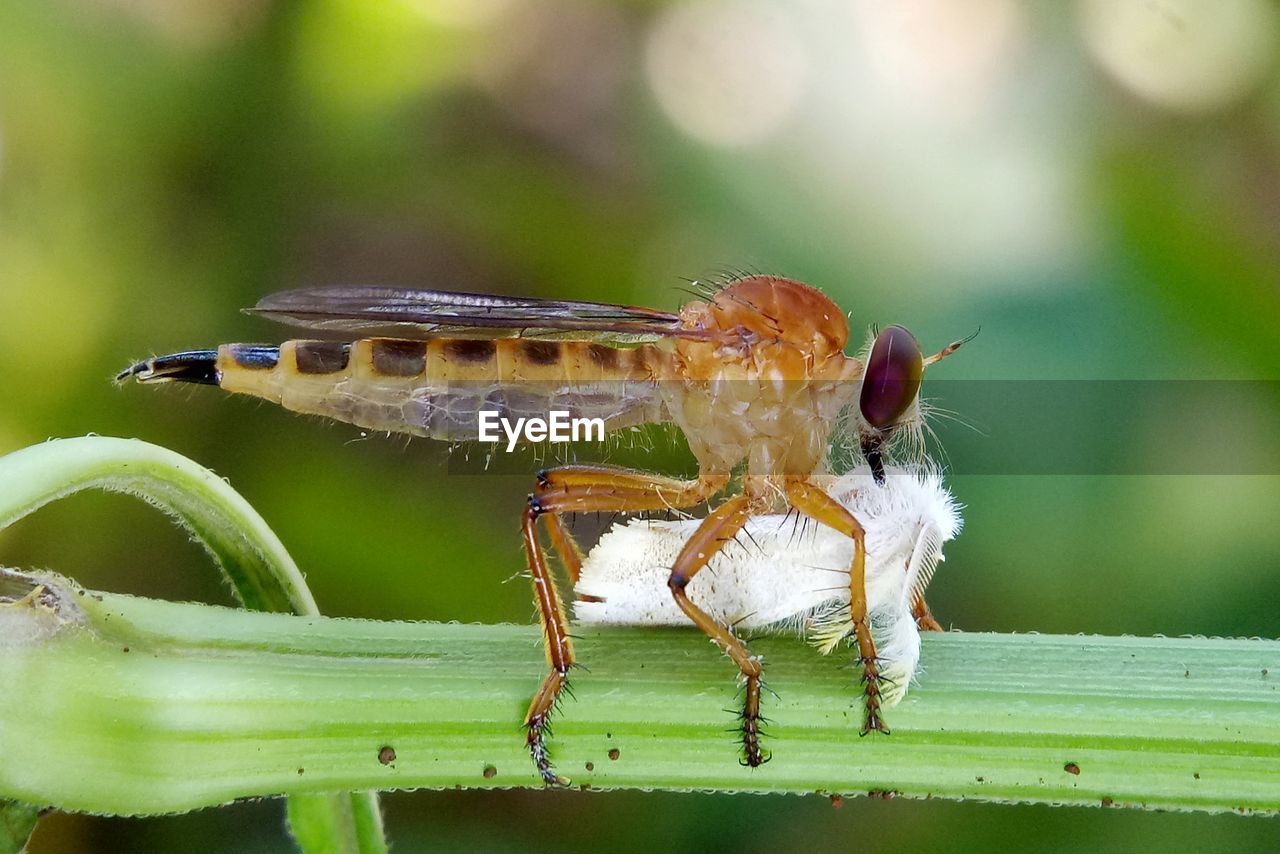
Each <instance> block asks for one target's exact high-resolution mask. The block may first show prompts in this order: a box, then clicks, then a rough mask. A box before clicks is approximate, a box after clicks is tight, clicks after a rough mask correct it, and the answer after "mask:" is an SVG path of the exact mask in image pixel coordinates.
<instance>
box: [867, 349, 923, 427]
mask: <svg viewBox="0 0 1280 854" xmlns="http://www.w3.org/2000/svg"><path fill="white" fill-rule="evenodd" d="M923 376H924V355H923V354H922V353H921V352H920V345H919V344H918V343H916V339H915V336H914V335H912V334H911V333H910V332H908V331H907V330H905V329H903V328H902V327H901V326H886V327H885V328H884V329H883V330H881V332H880V334H879V335H877V336H876V341H875V343H874V344H872V345H871V355H870V357H869V358H868V359H867V369H866V372H865V373H864V374H863V377H862V397H861V398H860V399H859V401H858V405H859V407H860V408H861V409H862V417H863V418H864V419H865V420H866V422H867V423H868V424H870V425H871V426H872V427H875V428H876V429H877V430H883V429H884V428H886V427H892V426H893V425H894V424H896V423H897V422H898V419H899V418H901V417H902V416H903V414H904V413H905V412H906V411H907V410H908V409H910V408H911V404H912V402H913V401H915V399H916V394H917V393H918V392H919V391H920V378H921V377H923Z"/></svg>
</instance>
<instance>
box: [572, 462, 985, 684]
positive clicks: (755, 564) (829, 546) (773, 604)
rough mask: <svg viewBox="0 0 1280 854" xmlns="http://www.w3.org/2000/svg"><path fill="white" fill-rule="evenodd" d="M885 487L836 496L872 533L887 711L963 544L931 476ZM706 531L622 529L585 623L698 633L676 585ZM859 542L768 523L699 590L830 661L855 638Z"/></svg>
mask: <svg viewBox="0 0 1280 854" xmlns="http://www.w3.org/2000/svg"><path fill="white" fill-rule="evenodd" d="M886 475H887V476H886V478H885V481H884V483H883V484H877V483H876V482H875V480H874V479H873V478H872V475H871V472H870V470H869V469H867V468H862V469H858V470H855V471H852V472H850V473H848V474H845V475H841V476H840V477H838V478H834V479H833V480H832V483H831V485H830V487H829V490H828V491H829V492H830V494H831V495H832V496H834V497H835V498H836V499H837V500H838V501H840V503H841V504H843V505H844V506H845V507H847V508H848V509H849V510H850V511H851V512H852V513H853V515H854V516H855V517H856V518H857V519H858V521H859V522H860V523H861V524H862V526H863V528H864V529H865V530H866V546H867V564H866V586H867V609H868V615H869V618H870V622H871V632H872V636H873V638H874V639H875V643H876V649H877V651H878V654H879V658H880V662H881V672H882V673H883V674H884V675H885V676H886V677H888V678H887V679H886V682H887V685H886V691H885V693H884V700H885V702H886V704H887V705H892V704H894V703H896V702H898V701H899V700H901V699H902V697H903V696H905V694H906V691H907V684H908V682H909V681H910V680H911V678H912V677H913V676H914V675H915V672H916V666H917V664H918V663H919V660H920V631H919V629H918V627H917V625H916V621H915V617H914V616H913V615H912V610H911V609H912V601H913V597H915V596H916V595H920V594H923V592H924V588H925V586H926V585H927V584H928V583H929V580H930V578H931V577H932V576H933V572H934V569H935V568H936V567H937V564H938V562H939V561H941V560H942V559H943V555H942V546H943V544H944V543H946V542H947V541H948V540H950V539H951V538H953V537H954V536H955V535H956V534H957V533H959V530H960V526H961V520H960V508H959V505H958V504H957V503H956V501H955V499H954V498H953V497H952V495H951V493H950V492H949V491H948V490H947V489H946V487H945V486H943V483H942V477H941V475H939V474H938V473H937V472H935V471H932V470H928V469H904V468H892V467H891V468H887V469H886ZM698 524H699V520H696V519H688V520H680V521H654V520H640V519H637V520H632V521H630V522H627V523H626V524H618V525H614V526H613V527H612V528H610V529H609V530H608V531H606V532H605V534H604V535H603V536H602V537H601V539H600V542H599V543H598V544H597V545H596V547H595V548H593V549H592V550H591V552H590V554H589V555H588V556H587V558H586V561H585V562H584V563H583V566H582V574H581V576H580V578H579V579H578V583H577V585H576V587H575V592H576V594H577V595H578V596H579V597H589V598H586V599H579V601H576V602H575V603H574V612H575V615H576V616H577V619H578V621H579V622H581V623H587V624H600V623H608V624H614V625H633V626H655V625H687V624H688V622H689V620H688V618H687V617H686V616H685V615H684V613H683V612H681V610H680V609H679V607H678V606H677V605H676V603H675V601H674V600H673V599H672V597H671V593H670V591H669V590H668V589H667V576H668V574H669V572H670V567H671V565H672V563H673V562H674V561H675V559H676V555H677V554H678V553H679V552H680V549H681V547H682V546H683V545H684V543H685V541H686V540H687V539H688V538H689V537H690V535H692V534H693V532H694V531H695V530H696V529H697V527H698ZM852 558H853V541H852V540H851V539H849V538H848V537H846V536H843V535H842V534H839V533H837V532H836V531H834V530H832V529H830V528H828V527H826V526H823V525H819V524H817V523H815V522H811V521H809V522H806V521H805V520H804V519H803V518H802V517H798V516H797V515H796V514H794V513H792V514H790V515H789V516H782V515H769V516H757V517H755V518H753V519H751V520H750V522H748V523H747V526H746V529H745V532H743V533H740V534H739V535H738V537H737V538H736V541H735V542H733V543H729V544H726V547H725V548H724V549H723V550H722V551H721V552H720V553H719V554H717V555H716V556H715V557H714V558H713V559H712V560H711V562H710V564H708V566H707V568H706V569H705V570H703V571H702V572H700V573H698V575H696V576H695V577H694V578H693V581H692V582H690V584H689V587H688V592H689V597H690V599H692V600H693V601H694V602H696V603H697V604H698V606H699V607H701V608H702V609H703V610H705V611H706V612H707V613H708V614H710V615H711V616H712V617H715V618H716V619H718V620H720V621H721V622H723V623H725V624H727V625H730V626H735V627H740V628H744V629H765V630H774V631H784V632H785V631H796V632H799V633H800V634H801V635H803V636H804V637H807V638H808V639H809V640H810V642H811V643H813V644H814V645H815V646H817V647H818V648H819V649H820V650H821V651H822V652H823V653H824V654H826V653H829V652H831V651H832V650H833V649H835V648H836V647H837V646H838V645H839V644H840V642H841V641H842V640H843V639H844V638H846V637H847V636H848V635H849V634H850V633H851V632H852V630H853V625H852V622H851V621H850V618H849V566H850V564H851V562H852Z"/></svg>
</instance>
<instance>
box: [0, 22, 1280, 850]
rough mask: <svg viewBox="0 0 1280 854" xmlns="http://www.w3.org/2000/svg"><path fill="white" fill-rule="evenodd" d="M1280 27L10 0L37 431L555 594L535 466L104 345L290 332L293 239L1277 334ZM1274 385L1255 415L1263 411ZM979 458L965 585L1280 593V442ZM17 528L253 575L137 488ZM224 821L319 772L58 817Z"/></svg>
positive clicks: (339, 538)
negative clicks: (1155, 460) (458, 451)
mask: <svg viewBox="0 0 1280 854" xmlns="http://www.w3.org/2000/svg"><path fill="white" fill-rule="evenodd" d="M1278 56H1280V6H1277V4H1275V3H1273V2H1268V0H1222V2H1218V3H1212V4H1211V3H1207V2H1198V0H1179V1H1178V2H1175V0H1166V2H1159V0H1090V2H1074V3H1050V2H1026V3H1023V2H1017V0H970V2H966V3H963V4H960V3H952V2H947V0H909V1H908V0H904V2H897V3H887V2H859V3H840V2H827V1H826V0H806V2H801V3H782V2H777V3H771V2H754V1H753V2H734V0H683V1H682V2H675V3H661V2H635V3H619V4H607V3H592V2H586V0H581V1H580V2H579V1H578V0H447V2H431V0H385V2H377V3H371V2H361V0H317V2H305V3H304V2H279V3H273V2H267V0H201V2H196V3H184V4H178V3H170V2H168V0H79V2H72V0H49V2H43V3H30V2H25V0H0V319H2V320H3V324H2V326H0V330H2V331H0V336H3V337H2V338H0V341H2V342H3V343H2V348H0V389H2V390H3V391H2V392H0V393H2V394H3V397H2V398H0V399H2V401H3V404H2V405H0V452H7V451H10V450H13V449H17V448H19V447H22V446H24V445H27V444H30V443H33V442H39V441H42V440H44V439H45V438H47V437H50V436H75V435H82V434H85V433H88V432H97V433H103V434H110V435H122V436H137V437H141V438H144V439H147V440H149V441H152V442H156V443H159V444H162V445H165V446H168V447H170V448H173V449H175V450H177V451H179V452H181V453H183V454H186V455H188V456H190V457H192V458H193V459H195V460H198V461H199V462H201V463H203V464H205V465H207V466H210V467H212V468H213V469H215V470H216V471H218V472H219V473H220V474H222V475H224V476H226V477H227V478H228V479H229V480H230V481H231V483H232V484H233V485H234V486H235V487H236V488H237V489H239V490H240V491H241V492H242V493H243V494H244V495H245V496H246V497H247V498H248V499H249V500H250V501H251V502H252V503H253V504H254V505H255V506H256V507H257V508H258V509H259V510H260V512H261V513H262V514H263V515H264V516H265V517H266V518H267V520H268V521H269V522H270V523H271V524H272V525H273V526H274V527H275V529H276V530H277V532H278V533H279V534H280V536H281V537H282V538H283V539H284V541H285V543H286V544H287V545H288V546H289V548H290V549H291V550H292V551H293V553H294V555H295V556H296V557H297V559H298V561H299V563H300V564H301V565H302V566H303V568H304V569H305V570H306V571H307V573H308V578H309V581H310V582H311V584H312V587H313V590H314V591H315V594H316V597H317V598H318V600H319V601H320V604H321V607H322V609H324V610H325V611H326V613H329V614H335V615H352V616H366V617H381V618H397V619H431V620H461V621H509V622H512V621H514V622H523V621H528V620H530V619H531V614H532V611H531V605H530V596H529V593H528V590H527V586H526V584H525V583H524V582H523V581H522V580H521V579H519V578H516V579H514V580H511V579H512V576H513V575H515V574H516V573H518V572H519V571H520V570H521V564H522V561H521V552H520V544H519V538H518V536H517V519H518V513H519V510H520V507H521V503H522V501H523V498H524V495H525V494H526V493H527V491H528V489H529V486H530V482H529V478H528V477H515V476H506V475H501V476H498V475H494V476H463V475H459V474H450V473H449V471H448V463H447V457H446V454H445V453H444V452H443V450H442V449H441V448H439V447H437V446H434V445H432V444H431V443H428V442H424V441H415V442H413V443H407V442H405V441H402V440H399V439H390V440H388V439H387V438H385V437H379V436H374V437H362V436H361V433H360V431H359V430H357V429H355V428H352V427H350V426H347V425H335V424H329V423H323V422H321V421H319V420H316V419H309V418H302V417H298V416H294V415H291V414H289V413H286V412H283V411H281V410H279V409H276V408H274V407H270V406H266V405H259V404H258V403H256V402H254V401H251V400H245V399H232V398H229V397H227V396H224V395H221V394H219V393H218V392H216V391H214V390H210V389H200V388H196V389H185V388H166V389H161V390H153V389H145V390H144V389H140V388H136V387H125V388H117V387H114V386H113V385H112V384H111V383H110V377H111V376H112V375H113V374H114V373H115V372H116V371H118V370H120V369H121V368H123V367H124V366H125V365H126V364H128V363H129V362H130V361H131V360H133V359H135V358H141V357H146V356H148V355H151V354H154V353H163V352H167V351H171V350H179V349H186V348H191V347H204V346H209V345H213V344H217V343H219V342H223V341H274V340H279V339H280V338H281V337H282V335H283V333H282V332H281V330H279V329H277V328H272V327H270V326H269V325H267V324H265V323H263V322H262V321H258V320H255V319H252V318H248V317H246V316H243V315H241V314H239V313H238V311H237V310H238V309H239V308H240V307H242V306H246V305H251V304H253V303H254V302H255V301H256V300H257V299H258V298H259V297H260V296H262V295H264V294H266V293H268V292H271V291H275V290H280V289H283V288H287V287H292V286H296V285H322V284H339V283H401V284H407V285H419V286H427V287H439V288H448V289H458V290H475V291H491V292H498V293H512V294H530V295H539V296H549V297H568V298H579V299H598V300H607V301H623V302H632V303H638V304H645V305H653V306H656V307H660V308H675V307H676V306H677V305H679V303H680V301H681V299H682V297H684V294H683V293H682V292H681V291H680V288H681V286H683V285H684V281H683V278H684V277H688V278H693V277H698V276H705V275H708V274H712V275H714V274H715V273H716V272H717V271H720V270H724V269H733V268H751V269H759V270H762V271H767V272H775V273H781V274H785V275H790V276H793V277H796V278H800V279H803V280H806V281H809V282H811V283H814V284H816V285H818V286H820V287H822V288H823V289H824V290H826V291H827V292H828V293H830V294H831V295H832V296H833V297H834V298H835V299H836V300H837V301H838V302H839V303H840V304H841V305H842V306H844V307H845V308H847V309H848V310H849V311H850V312H851V313H852V325H853V327H854V329H855V330H858V332H857V333H856V334H857V335H859V336H860V335H861V330H862V329H864V328H865V327H866V326H867V325H869V324H871V323H873V322H878V323H889V322H901V323H904V324H907V325H908V326H909V327H911V328H912V329H913V330H914V331H915V332H916V334H917V335H918V336H919V338H920V339H921V341H922V342H923V344H924V345H925V347H926V348H930V347H934V348H936V347H938V346H941V345H942V344H943V343H945V342H947V341H950V340H952V339H954V338H957V337H959V336H961V335H964V334H966V333H968V332H970V331H972V330H973V329H975V328H976V327H978V326H981V327H982V328H983V332H982V335H981V336H979V338H978V339H977V340H976V341H975V342H973V343H972V344H970V345H969V346H968V347H966V348H965V350H963V351H962V352H961V353H960V354H958V355H957V356H956V357H954V358H953V359H951V360H950V361H948V362H947V364H946V365H945V366H943V367H939V368H938V369H937V371H936V373H937V374H938V375H939V376H940V377H945V378H947V379H964V378H974V379H1032V380H1034V379H1064V378H1070V379H1090V380H1092V379H1175V378H1178V379H1200V378H1219V379H1224V378H1225V379H1261V380H1275V379H1277V378H1278V377H1280V335H1278V334H1277V333H1278V332H1280V323H1278V321H1280V68H1278V64H1277V62H1276V59H1277V57H1278ZM926 393H927V386H926ZM944 404H945V401H944ZM1276 413H1277V405H1276V403H1275V400H1274V399H1273V400H1271V401H1266V400H1262V401H1259V403H1258V407H1257V411H1256V412H1247V411H1246V412H1243V413H1242V412H1233V413H1231V414H1230V417H1231V418H1233V419H1239V418H1246V419H1248V418H1255V419H1256V423H1257V425H1259V426H1258V430H1259V441H1260V442H1262V443H1264V444H1270V443H1274V441H1275V438H1276V437H1275V436H1274V435H1273V434H1271V433H1269V432H1267V428H1266V425H1268V424H1274V423H1275V418H1276ZM959 414H960V416H961V417H963V416H964V413H963V412H961V413H959ZM1078 422H1079V423H1073V424H1072V425H1071V435H1072V436H1073V438H1074V439H1075V440H1076V441H1078V442H1079V443H1080V448H1081V449H1083V450H1082V453H1093V452H1094V449H1096V450H1097V452H1098V453H1105V451H1106V449H1107V448H1109V447H1111V443H1112V442H1113V441H1114V436H1115V434H1116V431H1117V430H1119V429H1121V428H1123V429H1125V430H1129V431H1133V430H1137V431H1139V436H1140V437H1141V438H1142V439H1143V441H1144V442H1146V443H1147V445H1146V446H1149V447H1153V448H1159V447H1161V442H1162V436H1165V435H1166V434H1168V433H1170V432H1176V431H1177V430H1178V427H1179V425H1178V424H1177V423H1169V422H1168V420H1167V419H1158V418H1144V417H1143V413H1141V412H1129V411H1116V412H1110V413H1104V414H1103V417H1098V415H1097V414H1093V413H1082V414H1081V416H1080V418H1079V419H1078ZM1246 432H1247V431H1246ZM1238 433H1239V431H1236V432H1235V433H1233V435H1238ZM1023 441H1025V442H1027V443H1029V444H1030V445H1031V446H1034V444H1035V442H1036V441H1037V437H1035V436H1027V437H1024V438H1023ZM1214 451H1215V452H1223V453H1230V451H1231V449H1230V448H1229V447H1228V448H1220V447H1219V448H1215V449H1214ZM662 456H664V455H663V454H659V455H658V457H659V459H657V460H655V461H654V462H655V464H657V465H659V466H664V467H667V466H669V467H673V468H676V469H678V468H680V467H681V466H683V465H687V459H684V458H682V457H681V455H680V454H679V453H678V452H673V453H671V454H667V455H665V456H669V457H670V459H669V460H666V461H664V460H663V459H661V457H662ZM952 483H953V487H954V490H955V492H956V494H957V496H958V497H959V499H960V500H961V501H963V502H964V503H965V504H966V505H967V507H968V509H967V511H966V530H965V532H964V533H963V535H962V536H961V537H960V538H959V539H958V540H957V541H956V542H955V543H954V544H953V545H952V547H951V548H950V549H949V551H948V560H947V562H946V565H945V570H944V571H943V572H941V573H939V575H938V577H937V580H936V581H935V582H934V584H933V586H932V588H931V601H932V603H933V607H934V609H935V611H936V612H937V613H938V614H939V616H940V618H941V619H942V620H943V622H944V623H950V624H952V625H954V626H956V627H958V628H963V629H969V630H987V629H994V630H1003V631H1032V630H1039V631H1051V632H1101V633H1116V634H1118V633H1133V634H1150V633H1166V634H1173V635H1177V634H1184V633H1203V634H1212V635H1261V636H1269V637H1275V636H1280V608H1277V602H1280V572H1278V571H1277V569H1278V567H1277V555H1280V525H1277V523H1276V519H1277V511H1280V478H1277V477H1276V476H1272V475H1266V474H1259V475H1257V476H1232V477H1228V476H1211V475H1206V476H1194V477H1193V476H1175V475H1166V476H1130V477H1115V476H1110V477H1108V476H1086V475H1081V476H1053V477H1050V476H979V475H971V474H960V475H958V476H956V477H954V478H953V479H952ZM0 488H2V485H0ZM0 560H2V561H3V562H4V563H5V564H7V565H13V566H39V567H49V568H53V569H56V570H58V571H60V572H63V573H65V574H68V575H71V576H73V577H75V578H77V579H79V580H81V581H83V582H84V583H86V584H87V585H90V586H93V587H99V588H103V589H110V590H118V591H126V592H133V593H140V594H147V595H152V596H160V597H168V598H173V599H194V600H203V601H211V602H219V603H227V602H229V601H230V599H229V595H228V592H227V591H226V590H225V589H223V588H222V587H220V585H219V582H218V581H217V579H216V577H215V573H214V571H213V570H212V568H211V567H210V566H208V563H207V561H206V559H205V557H204V555H203V554H202V553H201V551H200V550H199V549H198V548H197V547H195V546H194V545H192V544H190V543H189V542H187V540H186V538H185V536H184V535H183V534H182V533H180V532H179V531H177V530H175V529H173V528H172V527H171V526H169V525H168V523H167V522H165V521H164V519H162V518H161V517H160V516H159V515H158V514H156V513H155V512H154V511H152V510H150V509H149V508H147V507H145V506H142V505H140V504H138V503H137V502H132V501H129V500H126V499H123V498H118V497H107V496H94V495H84V496H79V497H76V498H74V499H71V500H68V501H66V502H63V503H62V504H59V505H55V506H53V507H50V508H48V509H46V510H43V511H41V512H40V513H38V514H36V515H35V516H34V517H31V518H29V519H27V520H24V521H23V522H21V523H19V524H17V525H15V526H13V527H12V528H11V529H10V530H7V531H5V532H4V533H3V534H0ZM588 664H589V662H588ZM925 664H926V666H927V661H926V662H925ZM530 678H531V680H536V674H530ZM584 678H589V677H584ZM728 678H729V677H728V676H727V675H726V680H727V679H728ZM533 684H534V681H531V682H530V687H531V690H532V687H533ZM566 714H568V715H572V714H573V706H572V703H569V704H568V706H567V708H566ZM513 737H514V736H513ZM767 771H768V769H767V768H766V769H764V773H767ZM385 803H386V804H387V809H388V817H389V827H390V832H391V835H392V838H393V840H394V841H395V842H396V843H397V847H398V848H399V850H419V849H429V848H451V849H453V848H463V847H465V848H474V849H477V850H495V851H503V850H513V851H514V850H529V849H538V848H544V847H546V848H549V847H557V848H570V849H571V848H577V847H591V848H598V849H601V850H606V849H617V850H652V849H653V848H654V847H655V846H656V845H661V846H663V847H665V848H669V849H673V850H675V849H684V848H716V849H736V850H748V851H757V850H759V851H765V850H769V851H776V850H779V849H782V848H786V849H791V848H801V847H805V846H808V847H812V848H828V847H837V846H838V847H853V846H856V847H858V848H861V849H866V850H891V849H893V850H896V849H900V848H903V847H906V848H908V849H917V848H923V847H926V846H927V847H929V848H933V849H940V850H984V851H987V850H996V849H1000V848H1003V847H1014V848H1021V849H1031V848H1034V849H1038V850H1045V851H1051V850H1075V849H1078V848H1084V847H1088V848H1091V849H1126V848H1133V847H1136V846H1138V845H1141V846H1142V847H1144V848H1157V847H1161V846H1164V847H1168V848H1171V849H1174V850H1185V849H1190V848H1199V847H1205V848H1212V849H1216V850H1224V849H1234V850H1249V849H1258V850H1275V848H1276V846H1277V842H1280V832H1278V831H1277V827H1276V825H1275V823H1274V821H1268V820H1262V819H1241V818H1238V817H1233V816H1184V815H1155V814H1140V813H1119V812H1114V811H1106V812H1104V811H1099V810H1081V809H1069V810H1067V809H1059V810H1054V809H1050V808H1045V807H997V806H988V805H977V804H968V805H965V804H947V803H936V802H907V801H903V800H897V801H893V802H883V801H879V800H867V799H853V798H851V799H848V800H847V801H846V802H845V804H844V807H843V809H841V810H838V811H837V810H833V809H832V808H831V805H830V804H829V803H828V802H827V800H826V799H824V798H820V797H817V796H815V797H811V798H793V797H769V798H765V797H729V796H711V795H693V794H690V795H675V794H642V793H617V794H584V793H579V792H560V793H547V792H488V793H469V792H445V793H433V792H420V793H400V794H392V795H389V796H387V797H386V798H385ZM195 839H198V840H199V841H200V847H201V848H203V849H205V850H218V849H225V850H233V849H234V850H277V849H280V848H283V847H285V846H286V845H287V841H286V837H285V836H284V833H283V830H282V808H281V804H280V802H279V801H270V802H264V803H256V804H246V805H236V806H233V807H229V808H226V809H221V810H215V811H206V812H203V813H200V814H195V815H190V816H181V817H172V818H164V819H154V820H113V819H101V818H89V817H81V816H55V817H52V818H50V819H47V820H46V821H45V822H44V824H43V826H42V828H41V830H40V831H38V834H37V838H36V841H35V844H34V846H33V848H34V850H35V851H61V850H94V849H102V850H107V849H110V850H122V851H130V850H139V851H141V850H171V849H178V848H190V847H191V843H192V841H193V840H195Z"/></svg>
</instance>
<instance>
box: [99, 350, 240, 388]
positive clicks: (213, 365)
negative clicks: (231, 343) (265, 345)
mask: <svg viewBox="0 0 1280 854" xmlns="http://www.w3.org/2000/svg"><path fill="white" fill-rule="evenodd" d="M130 377H134V378H135V379H137V381H138V382H140V383H156V382H187V383H200V384H202V385H218V384H219V383H220V382H221V380H222V377H221V374H220V372H219V371H218V351H217V350H188V351H186V352H184V353H173V354H170V355H168V356H157V357H156V358H154V359H147V360H146V361H142V362H138V363H137V364H135V365H131V366H130V367H128V368H126V369H125V370H123V371H121V372H120V373H119V374H117V375H116V382H124V381H125V380H127V379H129V378H130Z"/></svg>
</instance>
